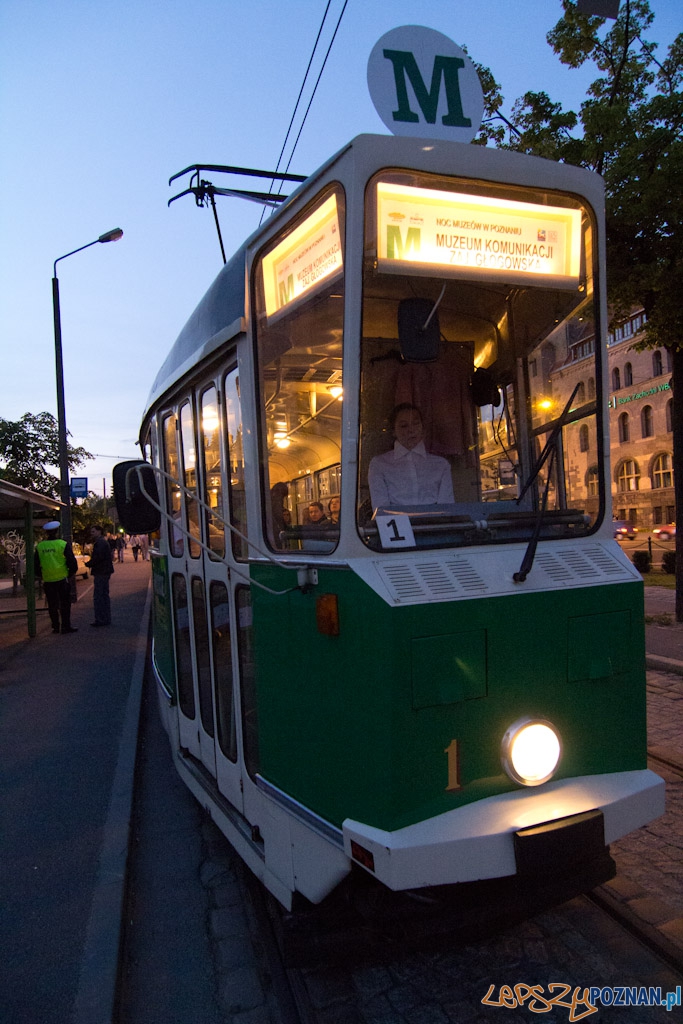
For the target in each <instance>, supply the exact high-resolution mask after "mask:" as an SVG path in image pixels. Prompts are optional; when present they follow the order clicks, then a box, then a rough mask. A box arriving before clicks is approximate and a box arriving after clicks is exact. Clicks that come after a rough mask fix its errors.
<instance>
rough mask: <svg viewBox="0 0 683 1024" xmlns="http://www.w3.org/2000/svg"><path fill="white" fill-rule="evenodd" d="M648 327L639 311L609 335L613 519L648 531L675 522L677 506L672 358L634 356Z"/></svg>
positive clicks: (661, 352) (661, 353)
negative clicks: (675, 496)
mask: <svg viewBox="0 0 683 1024" xmlns="http://www.w3.org/2000/svg"><path fill="white" fill-rule="evenodd" d="M644 324H645V316H644V314H643V312H642V311H640V312H637V313H634V314H633V316H631V317H630V318H629V319H628V320H626V321H625V322H624V323H623V324H621V325H620V326H619V327H618V328H617V329H616V330H615V331H613V332H610V335H609V339H608V346H609V347H608V368H609V386H610V400H609V418H610V452H611V461H612V466H611V473H612V503H613V511H614V515H615V516H616V518H617V519H628V520H630V521H631V522H632V523H633V525H634V526H636V527H637V528H638V529H641V530H649V529H652V527H653V526H657V525H660V524H662V523H671V522H673V521H674V517H675V510H676V506H675V501H674V486H673V483H674V481H673V433H672V421H673V416H672V413H673V394H672V391H671V372H672V368H671V356H670V353H669V352H668V350H667V349H645V350H644V351H642V352H636V351H634V350H633V345H634V344H637V342H638V341H640V340H642V334H643V327H644Z"/></svg>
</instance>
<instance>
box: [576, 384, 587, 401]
mask: <svg viewBox="0 0 683 1024" xmlns="http://www.w3.org/2000/svg"><path fill="white" fill-rule="evenodd" d="M585 401H586V385H585V384H584V383H583V381H581V383H580V384H579V390H578V391H577V392H576V404H577V405H583V404H584V403H585Z"/></svg>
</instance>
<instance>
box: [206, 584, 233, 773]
mask: <svg viewBox="0 0 683 1024" xmlns="http://www.w3.org/2000/svg"><path fill="white" fill-rule="evenodd" d="M209 601H210V604H211V639H212V647H213V671H214V684H215V690H216V727H217V729H218V742H219V743H220V747H221V750H222V751H223V753H224V754H225V756H226V757H227V758H229V759H230V760H231V761H236V760H237V734H236V729H235V708H234V705H235V696H234V682H233V675H232V637H231V634H230V605H229V602H228V590H227V587H226V586H225V584H224V583H221V582H216V581H215V582H213V583H212V584H211V587H210V589H209Z"/></svg>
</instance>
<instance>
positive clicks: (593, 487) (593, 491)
mask: <svg viewBox="0 0 683 1024" xmlns="http://www.w3.org/2000/svg"><path fill="white" fill-rule="evenodd" d="M598 481H599V474H598V467H597V466H591V468H590V469H589V470H588V473H587V474H586V489H587V491H588V496H589V498H597V496H598Z"/></svg>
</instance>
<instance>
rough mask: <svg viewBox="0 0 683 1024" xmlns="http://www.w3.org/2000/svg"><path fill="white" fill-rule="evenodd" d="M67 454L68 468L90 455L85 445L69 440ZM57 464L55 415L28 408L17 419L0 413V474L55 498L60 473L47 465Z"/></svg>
mask: <svg viewBox="0 0 683 1024" xmlns="http://www.w3.org/2000/svg"><path fill="white" fill-rule="evenodd" d="M69 436H71V435H69ZM67 454H68V458H69V469H70V470H71V471H73V470H75V469H77V468H78V466H80V465H82V464H83V463H84V462H85V461H86V459H92V458H93V456H92V455H91V453H90V452H88V451H86V450H85V448H74V447H73V446H72V445H70V444H68V443H67ZM58 465H59V433H58V429H57V420H56V419H55V418H54V416H52V415H51V414H50V413H49V412H41V413H39V414H38V415H37V416H36V415H34V414H33V413H30V412H27V413H24V415H23V416H22V417H21V419H18V420H5V419H2V417H0V478H2V479H3V480H7V481H9V482H10V483H13V484H17V485H18V486H19V487H27V488H29V489H30V490H33V491H38V493H39V494H46V495H48V497H51V498H57V499H58V498H59V477H58V476H55V475H54V473H50V471H49V468H48V467H56V466H58Z"/></svg>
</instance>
